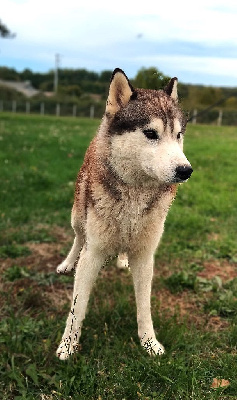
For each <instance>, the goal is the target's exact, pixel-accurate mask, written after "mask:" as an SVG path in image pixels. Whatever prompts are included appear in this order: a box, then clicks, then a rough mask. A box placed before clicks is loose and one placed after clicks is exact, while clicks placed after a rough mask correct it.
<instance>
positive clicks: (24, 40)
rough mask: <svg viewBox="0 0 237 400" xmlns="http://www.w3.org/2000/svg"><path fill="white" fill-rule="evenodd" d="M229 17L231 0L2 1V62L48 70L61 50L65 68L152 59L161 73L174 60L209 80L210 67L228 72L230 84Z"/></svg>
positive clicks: (131, 66) (233, 36) (232, 19)
mask: <svg viewBox="0 0 237 400" xmlns="http://www.w3.org/2000/svg"><path fill="white" fill-rule="evenodd" d="M236 16H237V4H236V2H235V1H234V0H226V1H225V2H224V0H199V1H198V2H196V3H195V7H194V6H193V3H191V2H190V1H186V0H180V1H179V2H166V1H164V2H157V0H147V1H146V2H137V3H136V4H135V3H134V2H128V1H127V0H126V1H125V0H120V2H118V3H111V2H108V1H106V0H100V1H99V2H97V1H90V2H85V1H83V2H81V1H78V0H67V2H66V3H65V2H60V1H57V2H56V1H55V0H51V1H48V0H47V1H46V0H41V2H40V6H38V5H37V4H36V3H35V1H34V0H5V1H4V2H3V4H2V5H1V19H2V20H3V21H4V22H5V23H6V24H7V25H8V26H9V28H10V29H11V30H12V31H13V32H16V33H17V37H16V39H14V40H12V41H6V40H4V41H3V40H2V41H1V60H2V61H1V63H2V62H5V63H6V65H9V63H13V64H14V63H15V66H16V67H17V65H23V63H24V60H25V67H28V66H32V65H36V66H37V63H38V66H39V68H41V69H42V68H43V69H49V68H52V67H53V60H54V54H55V53H60V54H62V55H63V57H62V66H64V67H69V68H70V67H74V68H78V67H82V68H83V67H85V68H88V69H91V70H99V69H100V70H101V69H109V68H111V69H112V68H113V67H114V66H121V67H123V68H125V69H126V70H128V71H131V72H130V74H131V76H134V75H135V73H136V72H137V70H138V69H139V68H140V67H141V66H143V65H144V66H149V65H155V66H158V68H159V69H161V70H163V72H164V73H167V74H169V71H171V70H173V67H174V69H175V68H178V70H180V72H181V75H183V76H184V74H185V73H188V74H189V75H190V74H191V73H192V76H194V75H195V74H196V75H197V74H200V77H202V79H203V77H204V78H205V74H207V75H208V79H209V82H210V79H211V74H214V75H216V76H217V75H219V76H220V79H222V78H221V76H222V77H224V76H228V75H229V76H232V79H233V84H234V82H235V78H236V73H235V68H236V42H237V30H236ZM138 34H142V36H141V37H140V39H138ZM224 60H225V61H224ZM149 63H150V64H149ZM11 65H12V64H11ZM31 68H32V67H31ZM213 68H214V70H213ZM190 76H191V75H190ZM204 83H208V82H204ZM223 83H224V81H223V82H220V84H223Z"/></svg>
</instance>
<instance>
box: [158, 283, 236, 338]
mask: <svg viewBox="0 0 237 400" xmlns="http://www.w3.org/2000/svg"><path fill="white" fill-rule="evenodd" d="M155 296H156V298H157V300H158V301H159V303H160V306H159V310H160V312H161V313H162V314H164V315H165V316H167V317H171V316H173V315H178V319H179V320H180V322H181V323H182V321H184V320H185V321H186V322H187V323H188V324H191V325H195V326H196V327H197V328H200V329H202V330H203V329H204V330H206V331H214V332H217V331H220V330H223V329H226V328H227V327H228V326H229V322H228V321H227V320H224V319H221V318H220V317H219V316H210V315H208V314H205V313H204V312H203V309H202V301H205V298H202V299H201V298H200V295H197V294H196V293H193V292H189V291H183V292H181V293H178V294H172V293H170V291H169V290H168V289H164V288H162V289H161V290H159V292H157V293H156V294H155Z"/></svg>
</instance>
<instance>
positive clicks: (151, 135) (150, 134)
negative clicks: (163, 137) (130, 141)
mask: <svg viewBox="0 0 237 400" xmlns="http://www.w3.org/2000/svg"><path fill="white" fill-rule="evenodd" d="M143 133H144V135H145V136H146V137H147V139H149V140H158V139H159V135H158V133H157V132H156V130H155V129H144V131H143Z"/></svg>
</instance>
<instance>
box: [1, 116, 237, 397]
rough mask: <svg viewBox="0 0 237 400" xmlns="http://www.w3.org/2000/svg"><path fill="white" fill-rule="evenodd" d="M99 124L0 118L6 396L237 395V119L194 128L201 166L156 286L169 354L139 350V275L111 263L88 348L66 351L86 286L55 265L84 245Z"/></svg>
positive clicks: (86, 337) (160, 259) (183, 201)
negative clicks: (83, 221)
mask: <svg viewBox="0 0 237 400" xmlns="http://www.w3.org/2000/svg"><path fill="white" fill-rule="evenodd" d="M98 124H99V121H97V120H88V119H70V118H67V119H66V118H56V117H38V116H24V115H22V116H21V115H10V114H5V113H3V114H0V165H1V177H0V181H1V186H0V232H1V234H0V272H1V281H0V376H1V379H0V398H1V399H4V400H11V399H23V400H24V399H27V400H31V399H32V400H33V399H34V400H35V399H39V400H54V399H55V400H56V399H59V400H67V399H75V400H80V399H82V400H84V399H95V400H104V399H116V400H120V399H121V400H122V399H126V400H134V399H142V400H153V399H157V400H160V399H167V400H177V399H181V400H186V399H195V400H199V399H200V400H203V399H223V400H224V399H236V398H237V362H236V355H237V348H236V341H237V325H236V323H237V240H236V233H237V228H236V226H237V201H236V199H237V184H236V181H237V172H236V159H237V130H236V128H235V127H216V126H198V125H196V126H194V125H189V126H188V129H187V136H186V141H185V153H186V155H187V157H188V159H189V160H190V162H191V163H192V166H193V169H194V173H193V175H192V177H191V179H190V181H189V182H188V183H187V184H184V185H181V186H180V188H179V191H178V194H177V198H176V200H175V202H174V204H173V206H172V208H171V210H170V213H169V216H168V219H167V222H166V229H165V234H164V236H163V239H162V243H161V244H160V247H159V249H158V251H157V256H156V268H155V276H154V282H153V293H152V313H153V320H154V325H155V327H156V330H157V334H158V339H159V340H160V341H161V343H163V344H164V346H165V348H166V354H165V355H164V356H162V357H160V358H159V357H152V358H150V357H149V356H148V355H147V354H146V353H145V352H144V351H143V350H142V348H141V347H140V344H139V341H138V338H137V326H136V307H135V300H134V293H133V286H132V280H131V275H130V273H129V271H127V270H126V271H118V270H117V269H116V267H115V261H114V260H112V261H111V262H110V263H109V264H108V265H107V266H106V267H105V268H104V269H103V270H102V271H101V273H100V275H99V278H98V280H97V283H96V285H95V287H94V289H93V294H92V297H91V299H90V305H89V309H88V314H87V317H86V320H85V323H84V330H83V331H82V337H81V343H80V352H79V353H78V354H76V355H74V356H73V357H72V358H71V359H69V361H66V362H62V361H59V360H58V359H57V358H56V357H55V350H56V348H57V344H58V343H59V341H60V339H61V335H62V333H63V329H64V324H65V320H66V316H67V313H68V310H69V307H70V297H71V294H72V286H73V276H72V275H69V276H66V275H63V276H58V275H57V274H56V272H55V269H56V266H57V264H58V263H59V262H61V261H62V260H63V258H64V256H65V254H66V253H67V251H68V249H69V248H70V245H71V242H72V239H73V233H72V231H71V228H70V210H71V206H72V202H73V192H74V181H75V179H76V175H77V171H78V169H79V167H80V165H81V163H82V161H83V157H84V153H85V150H86V148H87V146H88V143H89V141H90V139H91V138H92V137H93V136H94V134H95V131H96V129H97V127H98ZM214 379H217V380H218V381H214ZM224 380H225V381H224ZM226 381H227V382H226ZM214 382H217V386H218V385H219V386H220V387H219V388H214V387H213V386H214Z"/></svg>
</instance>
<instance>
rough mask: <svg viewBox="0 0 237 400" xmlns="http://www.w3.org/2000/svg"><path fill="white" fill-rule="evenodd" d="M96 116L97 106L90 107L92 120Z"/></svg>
mask: <svg viewBox="0 0 237 400" xmlns="http://www.w3.org/2000/svg"><path fill="white" fill-rule="evenodd" d="M94 116H95V106H90V118H92V119H93V118H94Z"/></svg>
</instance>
